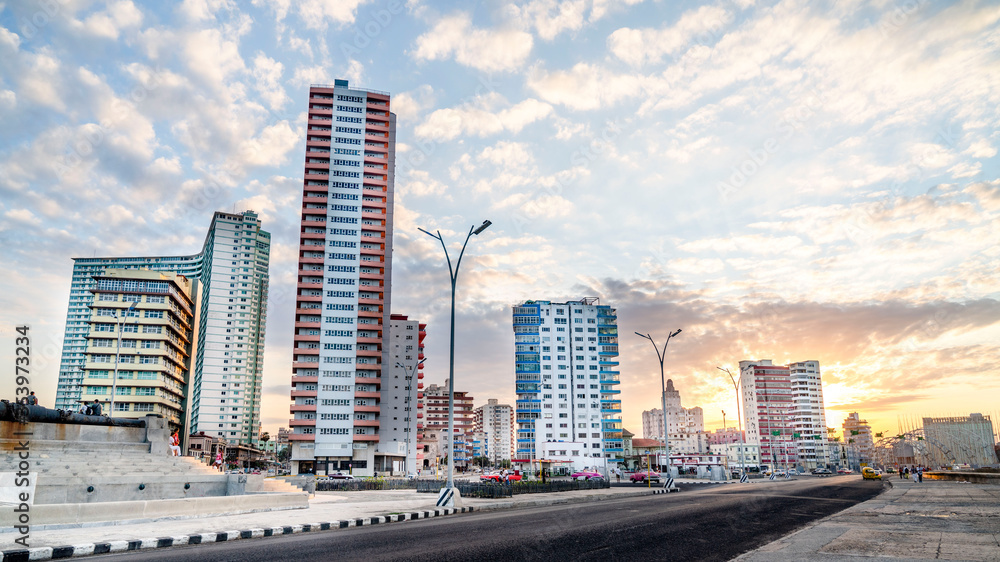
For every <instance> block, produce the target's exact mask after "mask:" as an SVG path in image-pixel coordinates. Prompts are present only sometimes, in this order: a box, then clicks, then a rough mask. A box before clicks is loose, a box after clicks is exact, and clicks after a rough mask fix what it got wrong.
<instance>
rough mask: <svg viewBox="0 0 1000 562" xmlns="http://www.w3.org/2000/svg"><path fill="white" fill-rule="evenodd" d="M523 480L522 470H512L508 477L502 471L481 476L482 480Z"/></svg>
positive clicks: (480, 479)
mask: <svg viewBox="0 0 1000 562" xmlns="http://www.w3.org/2000/svg"><path fill="white" fill-rule="evenodd" d="M520 480H521V473H520V472H517V471H515V472H512V473H510V474H508V475H507V476H506V477H505V476H503V475H502V474H500V473H496V472H495V473H493V474H483V475H481V476H480V477H479V481H480V482H519V481H520Z"/></svg>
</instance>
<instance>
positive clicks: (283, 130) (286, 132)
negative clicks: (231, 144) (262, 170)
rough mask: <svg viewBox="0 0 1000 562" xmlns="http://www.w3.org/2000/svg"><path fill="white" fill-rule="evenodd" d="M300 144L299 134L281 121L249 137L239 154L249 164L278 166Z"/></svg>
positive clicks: (242, 160)
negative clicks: (253, 136) (255, 135)
mask: <svg viewBox="0 0 1000 562" xmlns="http://www.w3.org/2000/svg"><path fill="white" fill-rule="evenodd" d="M298 145H299V135H298V134H297V133H296V132H295V131H294V130H292V128H291V127H290V126H289V125H288V121H280V122H278V123H275V124H274V125H271V126H270V127H266V128H265V129H264V130H262V131H261V132H260V135H258V136H257V137H255V138H252V139H247V140H246V141H245V142H244V143H243V144H242V145H241V146H240V147H239V152H238V154H239V155H240V160H241V162H243V163H245V164H247V165H248V166H265V167H266V166H277V165H279V164H283V163H284V162H285V161H286V160H287V159H288V153H289V152H291V151H292V149H294V148H295V147H297V146H298Z"/></svg>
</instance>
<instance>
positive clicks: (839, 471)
mask: <svg viewBox="0 0 1000 562" xmlns="http://www.w3.org/2000/svg"><path fill="white" fill-rule="evenodd" d="M837 474H854V471H853V470H851V469H849V468H838V469H837Z"/></svg>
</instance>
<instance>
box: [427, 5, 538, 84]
mask: <svg viewBox="0 0 1000 562" xmlns="http://www.w3.org/2000/svg"><path fill="white" fill-rule="evenodd" d="M532 41H533V40H532V37H531V34H530V33H525V32H524V31H518V30H516V29H496V30H494V29H480V28H476V27H474V26H473V25H472V19H471V18H470V17H469V15H468V14H467V13H464V12H459V13H456V14H453V15H450V16H446V17H443V18H441V19H440V20H438V21H437V23H435V24H434V27H433V28H432V29H431V30H430V31H428V32H426V33H424V34H423V35H421V36H419V37H417V40H416V47H415V49H414V50H413V51H412V52H411V53H410V54H411V56H412V57H413V58H414V59H416V60H417V61H430V60H445V59H449V58H454V59H455V62H457V63H459V64H461V65H464V66H468V67H471V68H475V69H476V70H480V71H483V72H509V71H514V70H517V69H519V68H521V67H522V66H523V65H524V62H525V60H526V59H527V58H528V54H529V53H530V52H531V45H532Z"/></svg>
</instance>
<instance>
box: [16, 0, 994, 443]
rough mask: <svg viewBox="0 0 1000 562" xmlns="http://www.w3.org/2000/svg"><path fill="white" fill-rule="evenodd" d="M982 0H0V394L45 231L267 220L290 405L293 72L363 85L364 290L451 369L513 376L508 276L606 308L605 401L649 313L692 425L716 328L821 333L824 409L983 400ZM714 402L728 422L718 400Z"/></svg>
mask: <svg viewBox="0 0 1000 562" xmlns="http://www.w3.org/2000/svg"><path fill="white" fill-rule="evenodd" d="M998 21H1000V5H997V4H996V3H995V2H977V1H961V2H930V1H928V0H900V1H890V0H873V1H868V2H865V1H851V0H842V1H837V2H832V1H831V2H804V1H780V2H755V1H753V0H721V1H717V2H709V3H695V2H668V1H666V0H661V1H653V0H646V1H643V0H622V1H611V0H520V1H515V2H482V3H473V2H427V1H422V0H415V1H402V0H392V1H382V0H373V1H365V0H330V1H324V0H302V1H299V2H293V1H292V0H253V1H252V2H250V1H247V2H235V1H228V0H185V1H183V2H138V1H133V0H111V1H107V2H103V1H96V0H24V1H16V2H9V1H8V2H3V1H0V217H2V219H0V263H3V265H4V275H3V276H2V277H0V364H2V365H5V366H7V367H4V369H3V372H4V373H7V374H5V375H3V377H2V382H0V385H2V386H0V395H2V396H5V397H10V396H13V385H14V384H13V375H12V374H10V373H11V372H12V371H13V368H12V366H13V365H14V338H15V336H16V334H15V332H14V328H15V327H16V326H20V325H24V324H27V325H30V326H31V335H32V355H31V359H32V379H31V382H32V388H33V389H34V390H36V391H37V393H38V395H39V396H40V398H41V404H42V405H49V406H51V405H52V404H53V403H54V400H55V387H56V380H57V372H58V362H59V355H60V353H61V342H62V337H63V331H64V327H65V316H66V308H67V305H68V301H69V285H70V276H71V271H72V263H73V262H72V258H74V257H86V256H93V255H99V256H125V255H189V254H194V253H197V252H199V251H200V250H201V246H202V244H203V242H204V236H205V232H206V230H207V228H208V226H209V223H210V222H211V217H212V213H213V212H214V211H230V212H231V211H234V210H235V211H237V212H239V211H242V210H245V209H252V210H255V211H257V212H258V213H259V214H260V216H261V220H262V224H263V227H264V229H265V230H268V231H270V232H271V234H272V241H273V246H272V253H271V263H270V276H271V277H270V282H271V294H270V299H269V303H268V324H267V339H266V355H265V361H264V370H265V373H264V395H263V406H262V417H263V420H264V429H265V430H269V431H271V432H272V433H273V432H274V431H276V429H277V427H279V426H285V425H287V420H288V418H289V417H290V414H289V412H288V405H289V380H290V375H291V344H292V334H293V327H292V324H293V317H294V299H293V298H291V296H292V295H294V282H295V270H296V260H297V244H298V229H299V209H300V207H301V195H302V170H303V166H302V163H303V161H304V154H305V146H304V138H305V137H304V128H305V123H306V107H307V97H308V88H309V85H310V84H332V83H333V81H334V79H338V78H339V79H346V80H349V81H350V84H351V85H352V86H356V87H361V88H366V89H372V90H381V91H387V92H390V93H391V95H392V102H391V105H392V108H393V111H394V112H395V113H396V114H397V116H398V129H397V141H398V145H397V169H396V185H395V194H396V200H395V205H396V206H395V220H396V222H395V237H394V254H393V275H392V277H393V279H392V281H393V285H392V312H393V313H396V314H406V315H409V316H410V318H416V319H419V320H421V321H422V322H426V323H427V324H428V328H427V333H428V336H427V339H426V355H427V357H428V361H427V363H426V368H425V373H426V377H425V384H430V383H437V384H443V383H444V380H445V378H446V377H447V376H448V375H447V374H448V331H449V324H448V314H449V305H450V301H449V293H450V286H449V282H448V274H447V269H446V268H445V263H444V256H443V252H442V250H441V247H440V245H439V244H438V242H437V241H436V240H433V239H431V238H430V237H428V236H426V235H424V234H422V233H421V232H420V231H419V230H417V229H418V228H421V227H422V228H425V229H428V230H431V231H432V232H433V231H435V230H440V231H441V233H442V235H443V236H444V237H445V240H446V241H447V242H449V243H450V248H451V251H452V253H453V254H454V253H457V251H458V248H459V245H460V244H461V242H462V238H463V237H464V236H463V235H464V234H465V233H467V232H468V230H469V228H470V227H471V226H473V225H479V224H480V223H481V222H482V221H483V220H484V219H489V220H491V221H492V222H493V226H492V227H490V228H489V229H488V230H487V231H486V232H484V233H483V234H482V235H480V236H477V237H473V239H472V240H471V241H470V242H469V247H468V250H467V252H466V255H465V258H464V260H463V262H462V269H461V272H460V278H459V286H458V310H457V320H456V328H457V338H456V389H457V390H465V391H469V392H470V393H472V395H473V396H474V397H475V400H476V404H477V405H479V404H482V403H485V402H486V399H488V398H498V399H500V400H501V402H507V403H510V404H513V401H514V374H513V371H514V353H513V351H514V343H513V331H512V328H511V306H512V305H514V304H516V303H519V302H523V301H524V300H552V301H564V300H579V299H581V298H584V297H597V298H599V299H600V302H601V303H602V304H608V305H611V306H613V307H615V308H616V309H617V311H618V320H619V332H620V334H621V336H620V354H621V356H620V362H621V367H620V371H621V381H622V384H621V389H622V395H621V396H622V402H623V417H624V424H625V427H626V428H627V429H629V430H630V431H632V432H633V433H636V434H637V435H639V436H641V414H642V411H643V410H648V409H652V408H655V407H657V405H658V403H659V391H660V379H659V374H660V373H659V364H658V362H657V360H656V356H655V353H654V351H653V349H652V348H651V346H650V345H649V342H647V341H646V340H643V339H641V338H639V337H637V336H635V335H633V332H642V333H651V334H652V335H653V336H654V338H655V339H656V340H657V341H658V342H660V344H661V345H662V341H663V340H664V338H666V335H667V333H668V332H669V331H672V330H676V329H678V328H681V329H683V332H682V333H681V335H679V336H678V337H677V338H675V339H673V340H671V343H670V346H669V347H668V349H667V354H666V361H665V371H666V376H667V377H668V378H672V379H673V380H674V383H675V385H676V387H677V389H678V390H679V391H680V392H681V397H682V400H683V403H684V405H685V406H687V407H691V406H701V407H702V408H703V409H704V411H705V421H706V426H707V428H709V429H714V428H718V427H721V421H722V411H723V410H725V411H726V415H727V421H730V422H731V421H732V420H733V419H734V417H735V395H734V392H733V387H732V384H731V383H730V381H729V379H728V377H727V375H726V374H725V373H723V372H721V371H719V370H718V369H717V367H720V366H721V367H729V368H731V369H733V370H734V372H735V366H736V364H737V363H738V362H739V361H740V360H743V359H749V360H756V359H771V360H773V361H774V362H775V364H787V363H788V362H790V361H802V360H808V359H812V360H818V361H819V362H820V365H821V369H822V373H823V384H824V393H825V403H826V408H827V425H828V426H831V427H840V425H841V423H842V421H843V418H844V417H845V416H846V414H847V413H848V412H851V411H858V412H860V414H861V416H862V417H864V418H866V419H868V420H869V422H871V423H872V424H873V426H874V428H875V430H876V431H883V430H884V431H890V432H891V431H895V430H896V428H897V420H898V419H900V417H910V418H912V417H915V416H930V415H967V414H968V413H970V412H976V411H978V412H983V413H992V414H993V415H994V416H996V414H997V410H998V407H997V405H996V404H997V396H1000V377H998V376H997V375H998V374H1000V369H998V364H1000V300H998V299H1000V281H998V280H1000V158H998V157H997V147H998V146H1000V133H998V131H1000V109H998V108H1000V25H998ZM729 425H734V424H732V423H730V424H729Z"/></svg>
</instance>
